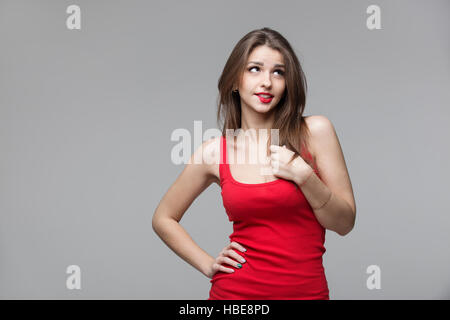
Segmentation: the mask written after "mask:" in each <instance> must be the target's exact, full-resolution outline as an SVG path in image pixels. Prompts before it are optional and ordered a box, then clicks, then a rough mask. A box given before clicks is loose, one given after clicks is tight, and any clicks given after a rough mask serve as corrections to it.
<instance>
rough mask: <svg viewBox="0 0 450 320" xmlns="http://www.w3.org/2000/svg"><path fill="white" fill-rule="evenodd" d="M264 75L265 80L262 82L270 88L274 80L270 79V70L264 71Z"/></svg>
mask: <svg viewBox="0 0 450 320" xmlns="http://www.w3.org/2000/svg"><path fill="white" fill-rule="evenodd" d="M263 77H264V78H263V82H262V84H263V86H264V87H267V88H270V86H271V85H272V81H271V79H270V72H266V73H264V76H263Z"/></svg>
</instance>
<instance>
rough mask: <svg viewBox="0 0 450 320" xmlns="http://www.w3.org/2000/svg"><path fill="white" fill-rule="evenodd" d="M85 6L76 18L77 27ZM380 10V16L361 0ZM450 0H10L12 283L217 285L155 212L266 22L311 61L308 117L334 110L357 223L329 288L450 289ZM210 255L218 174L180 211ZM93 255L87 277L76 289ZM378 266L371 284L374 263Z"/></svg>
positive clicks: (105, 288) (6, 25)
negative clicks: (175, 152)
mask: <svg viewBox="0 0 450 320" xmlns="http://www.w3.org/2000/svg"><path fill="white" fill-rule="evenodd" d="M71 4H77V5H79V6H80V7H81V19H82V24H81V30H68V29H67V28H66V25H65V21H66V18H67V16H68V14H66V8H67V6H69V5H71ZM371 4H377V5H379V6H380V8H381V25H382V29H381V30H373V31H371V30H368V29H367V27H366V18H367V17H368V14H367V13H366V8H367V7H368V6H369V5H371ZM449 12H450V1H445V0H443V1H405V0H403V1H375V2H374V1H361V0H358V1H356V0H353V1H332V0H329V1H317V0H316V1H277V2H276V3H275V2H273V1H263V0H259V1H245V2H241V1H226V2H223V1H206V0H205V1H81V0H78V1H76V2H74V1H56V0H55V1H16V0H15V1H1V2H0V46H1V49H0V63H1V64H0V152H1V155H0V170H1V171H0V174H1V176H0V178H1V179H0V211H1V215H0V237H1V238H0V297H1V298H3V299H19V298H26V299H38V298H39V299H49V298H56V299H94V298H100V299H118V298H122V299H207V297H208V291H209V288H210V283H209V279H208V278H206V277H205V276H204V275H203V274H201V273H200V272H198V271H197V270H196V269H194V268H193V267H191V266H190V265H189V264H187V263H186V262H184V261H183V260H181V259H180V258H179V257H178V256H177V255H175V254H174V253H173V252H172V251H171V250H170V249H169V248H168V247H167V246H165V244H164V243H163V242H162V241H161V240H160V239H159V238H158V237H157V235H156V234H155V233H154V232H153V230H152V227H151V217H152V215H153V212H154V209H155V208H156V206H157V204H158V202H159V201H160V199H161V197H162V196H163V195H164V193H165V192H166V191H167V189H168V188H169V186H170V185H171V184H172V183H173V182H174V181H175V179H176V177H177V176H178V175H179V174H180V172H181V171H182V170H183V165H175V164H173V163H172V162H171V159H170V152H171V149H172V147H173V146H174V145H175V144H176V142H173V141H171V140H170V135H171V133H172V132H173V130H175V129H177V128H186V129H188V130H189V131H190V132H191V134H193V132H194V120H201V121H203V130H206V129H208V128H214V127H217V124H216V122H215V113H216V105H215V101H216V97H217V80H218V78H219V76H220V72H221V71H222V68H223V66H224V64H225V62H226V59H227V58H228V56H229V54H230V52H231V50H232V48H233V47H234V45H235V44H236V42H237V41H238V40H239V39H240V38H241V37H242V36H244V35H245V34H246V33H247V32H249V31H251V30H254V29H257V28H261V27H265V26H267V27H271V28H273V29H275V30H277V31H279V32H280V33H281V34H283V35H284V36H285V37H286V38H287V39H288V41H289V42H290V43H291V44H292V46H293V47H294V49H295V50H296V53H297V54H298V57H299V59H300V60H301V62H302V64H303V67H304V70H305V73H306V76H307V80H308V84H309V92H308V97H307V106H306V112H305V115H314V114H322V115H325V116H326V117H328V118H329V119H330V120H331V121H332V122H333V124H334V126H335V128H336V131H337V133H338V137H339V139H340V142H341V146H342V148H343V150H344V155H345V159H346V162H347V166H348V170H349V173H350V177H351V181H352V184H353V188H354V192H355V198H356V205H357V220H356V225H355V228H354V230H353V231H352V232H351V233H350V234H348V235H347V236H345V237H341V236H339V235H338V234H336V233H334V232H332V231H327V233H326V243H325V247H326V249H327V251H326V253H325V255H324V266H325V272H326V276H327V279H328V283H329V288H330V298H331V299H449V298H450V254H449V250H448V244H449V243H450V235H449V226H450V214H449V213H450V212H449V208H450V201H449V197H448V194H449V187H448V181H449V178H450V176H449V169H448V163H449V161H450V159H449V158H450V157H449V148H448V137H449V133H450V132H449V131H450V129H449V126H448V125H449V120H450V119H449V115H450V113H449V106H450V90H449V88H450V86H449V84H450V63H449V62H450V59H449V57H450V40H449V39H450V19H449V18H448V16H449ZM181 224H182V225H183V227H185V228H186V230H187V231H188V232H189V234H190V235H191V236H192V237H193V239H194V240H195V241H196V242H197V243H198V244H199V245H200V246H201V247H202V248H204V249H205V250H206V251H207V252H208V253H210V254H211V255H212V256H214V257H215V256H217V254H218V253H219V251H220V250H221V249H222V248H223V247H224V246H225V245H226V243H227V241H228V235H229V234H230V233H231V231H232V226H231V224H230V223H229V221H228V219H227V217H226V213H225V210H224V208H223V205H222V199H221V196H220V188H219V187H218V186H217V185H215V184H214V185H211V187H210V188H208V189H207V190H205V192H204V193H202V194H201V195H200V196H199V197H198V198H197V199H196V200H195V201H194V203H193V204H192V205H191V207H190V208H189V209H188V211H187V212H186V214H185V216H184V218H183V220H182V221H181ZM71 264H76V265H79V266H80V267H81V282H82V289H81V290H68V289H67V288H66V278H67V277H68V275H67V274H66V268H67V266H69V265H71ZM372 264H375V265H378V266H380V268H381V289H380V290H368V289H367V287H366V279H367V277H368V276H369V275H368V274H366V268H367V267H368V266H369V265H372Z"/></svg>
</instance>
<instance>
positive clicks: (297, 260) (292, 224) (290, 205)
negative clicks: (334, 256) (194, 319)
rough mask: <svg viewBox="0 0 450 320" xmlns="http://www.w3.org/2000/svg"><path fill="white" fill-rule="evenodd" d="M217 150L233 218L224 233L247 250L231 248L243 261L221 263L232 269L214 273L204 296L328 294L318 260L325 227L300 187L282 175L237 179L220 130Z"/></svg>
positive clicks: (246, 297) (317, 296) (313, 296)
mask: <svg viewBox="0 0 450 320" xmlns="http://www.w3.org/2000/svg"><path fill="white" fill-rule="evenodd" d="M220 150H221V156H220V164H219V172H220V186H221V188H222V192H221V194H222V200H223V206H224V208H225V211H226V213H227V215H228V219H229V221H232V222H233V233H232V234H231V235H230V236H229V239H230V242H231V241H235V242H238V243H240V244H241V245H242V246H243V247H244V248H246V249H247V251H246V252H241V251H240V250H237V249H233V250H235V251H236V252H237V253H238V254H239V255H241V256H242V257H244V258H245V260H246V262H245V263H241V264H242V268H240V269H238V268H235V267H234V266H232V265H229V264H224V266H226V267H227V268H232V269H234V272H233V273H227V272H223V271H217V272H216V273H215V274H214V276H213V277H212V279H211V280H210V283H211V289H210V291H209V298H208V300H217V299H220V300H300V299H305V300H306V299H308V300H312V299H314V300H316V299H325V300H328V299H329V291H328V284H327V280H326V277H325V270H324V267H323V264H322V255H323V254H324V253H325V251H326V250H325V247H324V242H325V229H324V228H323V227H322V226H321V225H320V223H319V222H318V221H317V219H316V217H315V215H314V212H313V210H312V208H311V206H310V205H309V203H308V201H307V200H306V198H305V196H304V194H303V192H302V191H301V189H300V188H298V186H297V185H296V184H295V183H294V182H292V181H289V180H285V179H277V180H274V181H269V182H265V183H258V184H248V183H241V182H238V181H236V180H234V178H233V176H232V175H231V171H230V166H229V163H228V160H227V155H226V150H227V148H226V139H225V138H224V137H223V136H222V137H221V138H220ZM307 156H309V157H310V154H308V155H307ZM314 171H315V172H316V174H317V175H318V172H317V169H316V168H314ZM233 260H234V259H233Z"/></svg>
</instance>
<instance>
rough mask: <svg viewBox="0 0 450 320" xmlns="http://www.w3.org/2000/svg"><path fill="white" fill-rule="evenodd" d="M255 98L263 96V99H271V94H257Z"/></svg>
mask: <svg viewBox="0 0 450 320" xmlns="http://www.w3.org/2000/svg"><path fill="white" fill-rule="evenodd" d="M255 94H256V95H257V96H263V98H264V99H269V98H273V94H270V93H268V92H258V93H255Z"/></svg>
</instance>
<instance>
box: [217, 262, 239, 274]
mask: <svg viewBox="0 0 450 320" xmlns="http://www.w3.org/2000/svg"><path fill="white" fill-rule="evenodd" d="M213 268H214V270H216V271H223V272H227V273H233V272H234V269H231V268H226V267H224V266H222V265H221V264H218V263H214V264H213Z"/></svg>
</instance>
